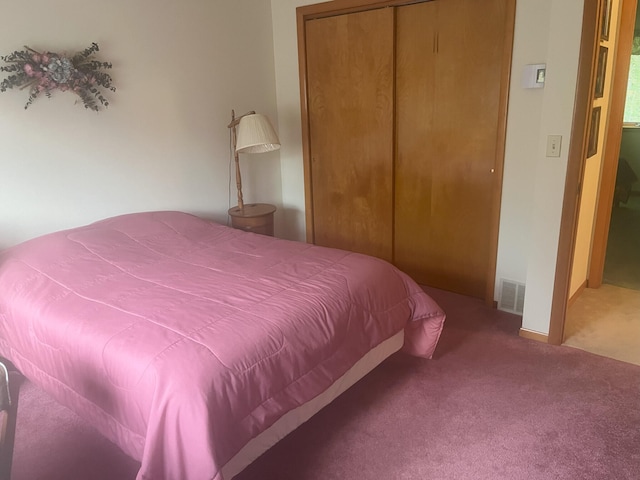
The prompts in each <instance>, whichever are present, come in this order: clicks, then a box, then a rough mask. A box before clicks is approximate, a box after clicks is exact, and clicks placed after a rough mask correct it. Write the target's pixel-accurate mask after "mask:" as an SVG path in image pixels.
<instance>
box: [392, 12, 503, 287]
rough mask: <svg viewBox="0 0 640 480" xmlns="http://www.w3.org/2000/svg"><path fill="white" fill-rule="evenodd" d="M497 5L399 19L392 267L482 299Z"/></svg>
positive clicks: (498, 61) (487, 254) (495, 110)
mask: <svg viewBox="0 0 640 480" xmlns="http://www.w3.org/2000/svg"><path fill="white" fill-rule="evenodd" d="M506 3H507V2H506V1H505V0H483V1H482V2H479V1H476V0H442V1H440V0H436V1H434V2H427V3H422V4H415V5H408V6H403V7H399V8H398V12H397V32H398V37H397V58H398V62H397V65H396V68H397V108H396V114H397V120H396V121H397V125H396V128H397V161H396V171H395V178H396V194H395V202H396V203H395V208H396V214H395V215H396V216H395V246H394V256H395V263H396V265H398V266H399V267H400V268H401V269H403V270H405V271H406V272H407V273H409V274H410V275H411V276H412V277H413V278H415V279H416V280H417V281H419V282H421V283H424V284H427V285H431V286H434V287H438V288H443V289H446V290H451V291H455V292H458V293H462V294H466V295H471V296H475V297H480V298H484V297H485V295H486V293H487V280H488V278H489V277H490V275H489V274H490V272H491V271H492V268H493V267H492V265H491V262H492V259H493V258H494V255H493V253H492V252H494V251H495V250H494V249H495V248H496V245H495V240H494V239H492V228H493V224H492V221H493V219H494V214H495V215H497V212H495V211H494V201H493V199H494V193H495V190H494V189H495V188H499V185H498V184H497V182H496V181H495V177H496V175H495V173H494V172H495V169H496V161H497V159H496V156H497V150H496V149H497V143H498V138H499V135H498V132H499V124H498V123H499V116H500V99H501V80H502V75H503V71H502V61H503V53H504V41H505V28H506V25H507V21H506V12H505V10H506V7H505V4H506Z"/></svg>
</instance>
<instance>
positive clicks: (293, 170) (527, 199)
mask: <svg viewBox="0 0 640 480" xmlns="http://www.w3.org/2000/svg"><path fill="white" fill-rule="evenodd" d="M311 3H316V2H314V1H304V0H271V8H272V15H273V26H274V50H275V65H276V84H277V87H276V88H277V93H278V100H277V101H278V113H279V122H280V123H279V129H280V135H281V137H282V138H281V140H283V143H285V144H286V147H285V148H283V150H282V155H281V166H282V172H283V175H282V179H283V189H282V198H283V203H285V204H286V205H287V208H288V209H289V211H291V212H295V214H294V215H292V216H291V217H292V220H295V221H294V222H293V223H290V225H289V228H290V229H291V230H290V231H288V233H289V235H291V236H292V238H293V237H294V236H296V237H297V238H304V216H303V214H302V213H301V212H303V211H304V178H303V166H302V148H301V143H300V131H301V130H300V101H299V98H300V92H299V86H298V64H297V58H298V56H297V43H296V41H297V40H296V38H297V37H296V24H295V21H296V17H295V8H296V7H297V6H301V5H307V4H311ZM582 9H583V0H518V2H517V12H516V28H515V43H514V52H513V71H512V85H511V89H510V101H509V119H508V126H507V140H506V152H505V170H504V171H505V173H504V184H503V196H502V207H501V220H500V238H499V242H498V261H497V271H496V279H497V280H499V279H500V278H506V279H509V280H513V281H517V282H522V283H526V286H527V293H526V298H525V311H524V316H523V328H525V329H528V330H532V331H536V332H540V333H545V334H546V333H547V332H548V330H549V318H550V312H551V300H552V295H553V284H554V277H555V268H556V258H557V248H558V236H559V231H560V217H561V210H562V201H563V193H564V182H565V176H566V168H567V159H568V156H567V153H568V146H569V135H570V132H571V124H572V115H573V102H574V97H575V87H576V78H577V65H578V53H579V45H580V34H581V26H582ZM531 63H546V64H547V81H546V86H545V88H544V89H542V90H535V91H533V90H524V89H522V88H521V86H520V82H521V72H522V68H523V67H524V65H526V64H531ZM547 135H562V137H563V147H562V153H561V156H560V158H547V157H546V156H545V150H546V138H547ZM496 292H497V289H496Z"/></svg>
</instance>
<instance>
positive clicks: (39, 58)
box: [31, 53, 42, 63]
mask: <svg viewBox="0 0 640 480" xmlns="http://www.w3.org/2000/svg"><path fill="white" fill-rule="evenodd" d="M31 60H33V61H34V62H35V63H40V62H41V61H42V55H40V54H39V53H34V54H33V55H31Z"/></svg>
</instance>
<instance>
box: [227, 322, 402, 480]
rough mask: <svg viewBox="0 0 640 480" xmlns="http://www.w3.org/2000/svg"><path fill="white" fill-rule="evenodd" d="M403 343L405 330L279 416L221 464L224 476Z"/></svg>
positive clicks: (231, 474) (236, 470) (232, 473)
mask: <svg viewBox="0 0 640 480" xmlns="http://www.w3.org/2000/svg"><path fill="white" fill-rule="evenodd" d="M403 344H404V331H400V332H398V333H397V334H396V335H394V336H393V337H391V338H389V339H387V340H385V341H384V342H382V343H381V344H380V345H378V346H377V347H374V348H373V349H372V350H370V351H369V353H367V354H365V356H364V357H362V358H361V359H360V360H359V361H358V362H357V363H356V364H355V365H354V366H353V367H351V368H350V369H349V370H348V371H347V372H346V373H345V374H344V375H342V376H341V377H340V378H339V379H337V380H336V381H335V382H333V384H331V386H329V388H327V389H326V390H325V391H324V392H322V393H321V394H320V395H318V396H317V397H315V398H313V399H311V400H310V401H308V402H307V403H305V404H304V405H301V406H299V407H298V408H295V409H293V410H291V411H290V412H288V413H286V414H285V415H283V416H282V417H280V419H279V420H278V421H277V422H276V423H274V424H273V425H271V427H269V428H268V429H266V430H265V431H264V432H262V433H261V434H260V435H258V436H257V437H255V438H253V439H252V440H250V441H249V443H247V444H246V445H245V446H244V447H243V448H242V449H241V450H240V451H239V452H238V453H237V454H236V455H235V456H234V457H233V458H232V459H231V460H229V461H228V462H227V463H226V465H225V466H224V467H222V476H223V478H225V479H226V480H229V479H231V478H233V477H234V476H235V475H237V474H239V473H240V472H241V471H242V470H243V469H244V468H245V467H247V466H248V465H249V464H250V463H251V462H253V461H254V460H255V459H256V458H258V457H259V456H260V455H262V454H263V453H264V452H266V451H267V450H268V449H269V448H271V447H272V446H273V445H275V444H276V443H277V442H278V441H280V440H281V439H282V438H284V437H285V436H287V435H288V434H289V433H291V432H292V431H293V430H295V429H296V428H298V427H299V426H300V425H302V424H303V423H304V422H306V421H307V420H309V419H310V418H311V417H312V416H313V415H315V414H316V413H317V412H319V411H320V410H321V409H322V408H324V407H325V406H327V405H328V404H329V403H331V402H332V401H333V400H334V399H335V398H337V397H338V396H339V395H340V394H341V393H343V392H344V391H346V390H347V389H348V388H349V387H351V386H352V385H353V384H354V383H356V382H357V381H358V380H360V379H361V378H362V377H364V376H365V375H366V374H367V373H369V372H370V371H371V370H373V369H374V368H375V367H377V366H378V365H380V363H382V361H383V360H385V359H386V358H387V357H389V356H390V355H392V354H393V353H395V352H397V351H398V350H400V349H401V348H402V345H403Z"/></svg>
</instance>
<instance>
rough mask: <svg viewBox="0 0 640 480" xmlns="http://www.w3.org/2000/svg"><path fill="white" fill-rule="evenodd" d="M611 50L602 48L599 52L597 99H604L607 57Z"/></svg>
mask: <svg viewBox="0 0 640 480" xmlns="http://www.w3.org/2000/svg"><path fill="white" fill-rule="evenodd" d="M608 54H609V49H608V48H607V47H603V46H602V45H601V46H600V51H599V52H598V70H597V71H596V88H595V90H596V91H595V98H602V96H603V95H604V81H605V77H606V73H607V55H608Z"/></svg>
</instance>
